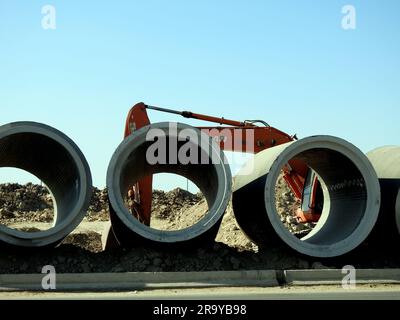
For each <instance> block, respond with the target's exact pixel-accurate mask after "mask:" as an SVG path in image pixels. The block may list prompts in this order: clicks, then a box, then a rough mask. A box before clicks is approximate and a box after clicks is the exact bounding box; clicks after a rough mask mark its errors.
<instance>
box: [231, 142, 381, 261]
mask: <svg viewBox="0 0 400 320" xmlns="http://www.w3.org/2000/svg"><path fill="white" fill-rule="evenodd" d="M289 160H300V161H303V162H304V163H305V164H307V166H308V167H309V168H311V169H313V170H314V171H315V172H316V173H317V175H318V177H319V179H320V181H321V184H322V189H323V193H324V207H323V212H322V215H321V218H320V220H319V222H318V224H317V225H316V227H315V228H314V229H313V231H312V232H311V233H310V234H309V235H308V236H306V237H304V238H302V239H299V238H297V237H296V236H294V235H293V234H291V233H290V232H289V231H288V230H287V229H286V227H285V226H284V225H283V223H282V222H281V220H280V217H279V216H278V213H277V209H276V201H275V198H276V194H275V193H276V191H275V186H276V182H277V179H278V177H279V175H280V174H281V169H282V168H283V167H284V165H286V164H287V163H288V161H289ZM249 166H250V167H254V168H253V170H249V168H248V167H249ZM250 169H251V168H250ZM249 172H251V173H250V174H249ZM379 206H380V189H379V183H378V178H377V176H376V173H375V171H374V169H373V167H372V165H371V163H370V162H369V161H368V159H367V157H366V156H365V155H364V154H363V153H362V152H361V151H360V150H358V149H357V148H356V147H355V146H353V145H352V144H350V143H348V142H346V141H344V140H342V139H339V138H336V137H331V136H314V137H309V138H305V139H302V140H298V141H295V142H290V143H287V144H284V145H281V146H277V147H274V148H271V149H268V150H266V151H263V152H261V153H260V154H257V155H256V156H255V159H254V162H253V163H252V162H250V163H249V164H248V165H247V168H246V167H244V168H243V169H242V170H241V172H239V174H238V176H236V177H235V179H234V193H233V208H234V212H235V215H236V218H237V220H238V223H239V225H240V226H241V228H242V229H243V231H244V232H245V233H246V234H247V235H248V236H249V238H251V239H252V240H253V241H255V242H256V243H257V244H259V245H260V246H265V245H268V244H273V243H275V244H282V243H283V244H286V245H288V246H289V247H291V248H292V249H294V250H295V251H297V252H299V253H302V254H304V255H308V256H312V257H326V258H327V257H336V256H340V255H343V254H346V253H348V252H350V251H352V250H353V249H355V248H356V247H358V246H359V245H360V244H361V243H362V242H363V241H364V240H365V239H366V237H367V236H368V235H369V233H370V232H371V230H372V229H373V227H374V225H375V222H376V220H377V217H378V213H379Z"/></svg>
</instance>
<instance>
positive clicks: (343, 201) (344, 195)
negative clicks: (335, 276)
mask: <svg viewBox="0 0 400 320" xmlns="http://www.w3.org/2000/svg"><path fill="white" fill-rule="evenodd" d="M291 160H299V161H302V162H304V163H305V164H306V165H307V166H308V167H309V168H310V169H311V170H313V171H314V172H315V173H316V174H317V176H318V180H319V181H320V183H321V185H322V192H323V198H324V199H325V200H323V204H322V205H318V204H316V205H309V204H311V202H312V201H314V199H310V198H312V194H308V193H307V194H304V195H303V196H304V197H303V201H304V202H306V203H303V209H307V208H305V207H304V206H308V208H309V209H310V210H312V209H314V210H316V211H319V210H320V208H321V209H322V211H321V212H320V213H322V215H321V218H320V219H319V221H318V222H317V223H316V225H315V227H314V226H313V228H312V232H310V233H309V234H308V235H306V236H304V237H302V238H301V240H302V241H304V242H306V243H309V244H315V245H326V246H329V245H332V244H335V243H338V242H341V241H343V240H345V239H346V238H348V237H349V236H350V235H351V234H353V233H354V231H355V230H356V229H357V228H358V227H359V224H360V221H361V220H362V219H363V218H364V215H365V210H366V207H367V187H366V182H365V179H364V177H363V175H362V174H361V172H360V171H359V170H358V168H357V167H356V166H355V165H354V163H353V162H352V161H351V160H350V159H349V158H347V157H345V156H344V155H343V154H341V153H339V152H337V151H334V150H329V149H311V150H306V151H304V152H301V153H299V154H298V155H296V156H295V157H293V158H292V159H291ZM310 187H311V188H312V186H310ZM316 196H317V195H316ZM277 200H278V197H277V194H276V193H275V201H277ZM316 202H320V200H318V199H316ZM307 203H308V204H307ZM299 208H300V209H301V207H299Z"/></svg>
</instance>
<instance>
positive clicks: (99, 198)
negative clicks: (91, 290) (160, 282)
mask: <svg viewBox="0 0 400 320" xmlns="http://www.w3.org/2000/svg"><path fill="white" fill-rule="evenodd" d="M277 194H278V195H279V196H278V201H277V207H278V211H279V212H281V214H282V217H281V219H282V222H283V223H285V224H286V225H287V227H288V228H289V229H290V230H291V231H292V232H294V233H296V232H300V233H302V232H307V231H309V229H310V227H312V226H304V225H301V224H298V223H297V222H296V220H295V219H294V218H293V216H292V212H293V206H295V205H296V201H295V200H294V198H293V196H292V195H291V193H290V191H289V190H288V189H287V188H285V187H284V186H283V184H282V185H278V186H277ZM0 208H1V209H0V223H1V224H3V225H7V226H9V227H13V228H18V229H22V230H25V231H35V230H43V229H46V228H48V227H50V226H51V220H52V203H51V197H50V195H49V194H48V193H47V191H46V188H44V187H41V186H37V185H32V184H28V185H23V186H22V185H18V184H4V185H0ZM206 211H207V206H206V203H205V201H204V200H203V198H202V197H201V195H194V194H191V193H189V192H187V191H184V190H182V189H175V190H172V191H170V192H163V191H156V192H155V193H154V199H153V216H152V219H153V221H152V226H153V227H156V228H163V229H164V230H176V229H179V228H184V227H187V226H188V225H190V224H192V223H194V222H196V221H198V220H199V219H200V218H201V217H202V216H203V215H204V213H205V212H206ZM108 220H109V215H108V203H107V192H106V190H98V189H95V191H94V195H93V199H92V203H91V206H90V208H89V212H88V215H87V216H86V218H85V219H84V221H83V222H82V224H81V225H80V226H79V227H78V228H77V229H76V230H75V231H74V232H73V233H72V234H71V235H70V236H68V237H67V238H66V239H65V240H64V241H63V242H62V243H61V244H59V245H58V246H57V247H56V248H47V249H40V250H39V249H35V250H24V249H16V248H10V247H7V246H4V247H3V248H2V250H1V251H0V274H35V273H40V272H41V271H42V268H43V266H45V265H52V266H54V267H55V268H56V270H57V272H58V273H123V272H190V271H238V270H293V269H300V270H301V269H332V268H334V269H341V268H342V267H343V266H346V265H352V266H354V267H356V268H360V269H374V268H398V267H400V258H399V257H398V256H394V255H393V253H390V252H389V249H391V248H392V246H390V245H388V246H386V247H381V246H376V245H374V244H373V243H366V244H364V245H363V246H361V248H360V249H358V250H356V251H355V252H353V253H351V254H348V255H346V256H344V257H340V258H335V259H315V258H309V257H305V256H302V255H300V254H297V253H295V252H293V251H292V250H290V249H288V248H286V247H284V246H282V247H272V246H271V247H268V248H264V249H263V250H260V249H259V248H258V247H257V246H256V245H255V244H253V243H252V242H251V241H250V240H249V239H248V238H247V237H246V236H245V235H244V234H243V232H242V231H241V230H240V228H239V227H238V226H237V223H236V221H235V217H234V214H233V211H232V207H231V206H229V208H228V210H227V212H226V215H225V217H224V219H223V222H222V225H221V228H220V231H219V233H218V236H217V238H216V240H215V242H213V243H208V244H204V246H202V247H197V248H195V247H193V248H187V249H186V250H182V249H179V250H176V249H166V248H152V247H144V246H139V247H135V248H129V249H126V248H116V249H113V250H109V251H105V252H103V251H102V243H101V239H102V234H103V232H104V230H105V227H106V225H107V223H108Z"/></svg>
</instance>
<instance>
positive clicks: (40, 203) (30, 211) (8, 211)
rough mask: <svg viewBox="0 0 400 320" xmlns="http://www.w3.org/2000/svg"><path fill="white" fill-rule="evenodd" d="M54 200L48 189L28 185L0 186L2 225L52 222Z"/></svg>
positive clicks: (0, 217)
mask: <svg viewBox="0 0 400 320" xmlns="http://www.w3.org/2000/svg"><path fill="white" fill-rule="evenodd" d="M53 217H54V214H53V199H52V196H51V195H50V193H49V191H48V190H47V188H46V187H44V186H40V185H34V184H31V183H28V184H26V185H20V184H16V183H14V184H11V183H8V184H1V185H0V223H1V224H3V225H10V224H13V223H16V222H26V221H30V222H52V221H53Z"/></svg>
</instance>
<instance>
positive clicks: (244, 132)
mask: <svg viewBox="0 0 400 320" xmlns="http://www.w3.org/2000/svg"><path fill="white" fill-rule="evenodd" d="M147 110H154V111H159V112H164V113H170V114H174V115H179V116H182V117H184V118H190V119H196V120H200V121H206V122H212V123H216V124H218V125H219V126H207V127H198V129H200V130H202V131H203V132H205V133H206V134H207V135H209V136H210V137H212V138H214V140H215V141H216V142H217V143H218V144H219V145H220V147H221V149H222V150H224V151H232V152H244V153H252V154H257V153H259V152H261V151H263V150H265V149H268V148H272V147H275V146H277V145H281V144H284V143H288V142H292V141H294V140H296V139H297V137H296V136H295V135H294V136H291V135H288V134H287V133H284V132H283V131H280V130H278V129H276V128H273V127H271V126H269V125H268V124H267V123H266V122H264V121H262V120H251V121H250V120H247V121H243V122H241V121H235V120H229V119H225V118H218V117H212V116H208V115H204V114H198V113H193V112H191V111H177V110H173V109H167V108H161V107H156V106H149V105H146V104H144V103H139V104H137V105H135V106H134V107H133V108H132V109H131V110H130V111H129V114H128V117H127V120H126V125H125V138H126V137H128V136H129V135H131V134H132V133H133V132H134V131H136V130H138V129H140V128H143V127H145V126H147V125H150V124H151V122H150V119H149V117H148V114H147ZM256 123H261V124H263V126H257V125H256ZM309 171H310V170H309V168H308V167H307V166H306V165H305V164H304V163H302V162H301V161H299V160H291V161H289V163H288V164H287V165H286V166H285V167H284V168H283V173H284V175H283V178H284V179H285V181H286V182H287V184H288V186H289V187H290V189H291V190H292V192H293V193H294V195H295V196H296V198H297V199H299V201H302V200H303V190H304V187H305V183H306V179H307V175H308V174H309ZM152 184H153V179H152V177H145V178H143V179H142V180H140V181H139V182H136V183H135V184H134V185H133V186H132V188H131V190H130V192H129V198H130V200H131V211H132V213H133V214H134V215H135V216H136V217H137V218H138V219H139V220H140V221H141V222H142V223H144V224H146V225H150V222H151V201H152V192H153V190H152ZM309 202H310V203H313V202H312V201H309ZM298 216H299V217H302V222H307V221H304V220H305V219H304V214H303V215H302V212H301V211H300V212H298ZM316 216H317V218H318V217H319V215H318V214H317V215H316ZM308 217H311V218H310V219H311V220H316V218H315V217H314V215H313V211H312V208H310V211H309V212H308Z"/></svg>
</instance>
